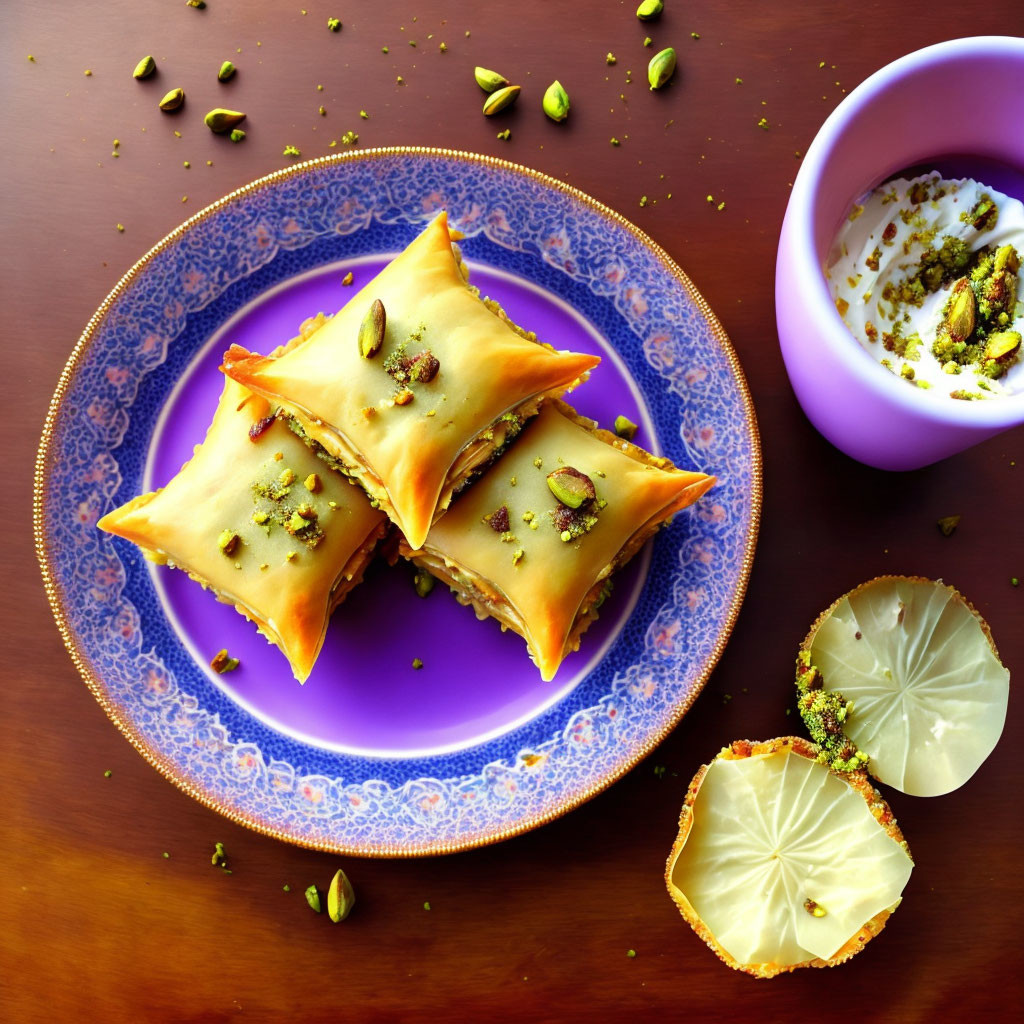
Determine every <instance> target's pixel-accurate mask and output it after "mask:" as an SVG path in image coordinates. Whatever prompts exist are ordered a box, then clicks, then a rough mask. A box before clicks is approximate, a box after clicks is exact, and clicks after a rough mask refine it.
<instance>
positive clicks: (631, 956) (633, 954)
mask: <svg viewBox="0 0 1024 1024" xmlns="http://www.w3.org/2000/svg"><path fill="white" fill-rule="evenodd" d="M626 956H628V957H629V959H630V960H635V959H636V950H635V949H627V950H626Z"/></svg>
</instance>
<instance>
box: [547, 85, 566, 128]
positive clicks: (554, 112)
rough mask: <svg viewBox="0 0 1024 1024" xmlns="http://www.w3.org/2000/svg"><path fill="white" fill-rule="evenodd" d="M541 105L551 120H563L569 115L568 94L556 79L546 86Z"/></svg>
mask: <svg viewBox="0 0 1024 1024" xmlns="http://www.w3.org/2000/svg"><path fill="white" fill-rule="evenodd" d="M541 106H542V107H543V108H544V113H545V114H547V116H548V117H550V118H551V120H552V121H564V120H565V119H566V118H567V117H568V116H569V94H568V93H567V92H566V91H565V89H564V88H563V86H562V83H561V82H559V81H558V80H557V79H556V80H555V81H554V82H552V83H551V84H550V85H549V86H548V87H547V90H546V91H545V93H544V99H543V101H542V103H541Z"/></svg>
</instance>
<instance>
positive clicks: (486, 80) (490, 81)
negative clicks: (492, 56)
mask: <svg viewBox="0 0 1024 1024" xmlns="http://www.w3.org/2000/svg"><path fill="white" fill-rule="evenodd" d="M473 77H474V78H475V79H476V84H477V85H479V86H480V88H481V89H483V91H484V92H494V91H495V89H503V88H504V87H505V86H506V85H508V79H507V78H506V77H505V76H504V75H499V74H498V72H497V71H489V70H488V69H487V68H481V67H476V68H473Z"/></svg>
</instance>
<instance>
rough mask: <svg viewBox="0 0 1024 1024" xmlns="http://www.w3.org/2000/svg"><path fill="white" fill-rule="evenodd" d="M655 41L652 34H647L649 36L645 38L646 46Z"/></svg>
mask: <svg viewBox="0 0 1024 1024" xmlns="http://www.w3.org/2000/svg"><path fill="white" fill-rule="evenodd" d="M653 42H654V40H653V39H652V38H651V37H650V36H647V38H646V39H644V46H650V45H651V44H652V43H653Z"/></svg>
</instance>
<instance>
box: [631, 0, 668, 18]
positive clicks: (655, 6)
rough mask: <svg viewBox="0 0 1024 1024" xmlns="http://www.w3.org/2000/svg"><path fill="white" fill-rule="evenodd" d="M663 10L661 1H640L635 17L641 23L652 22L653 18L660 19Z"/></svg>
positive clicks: (663, 6) (663, 5)
mask: <svg viewBox="0 0 1024 1024" xmlns="http://www.w3.org/2000/svg"><path fill="white" fill-rule="evenodd" d="M663 10H665V4H664V3H663V0H642V2H641V4H640V6H639V7H638V8H637V9H636V16H637V17H638V18H639V19H640V20H641V21H654V19H655V18H657V17H660V15H661V12H662V11H663Z"/></svg>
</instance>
